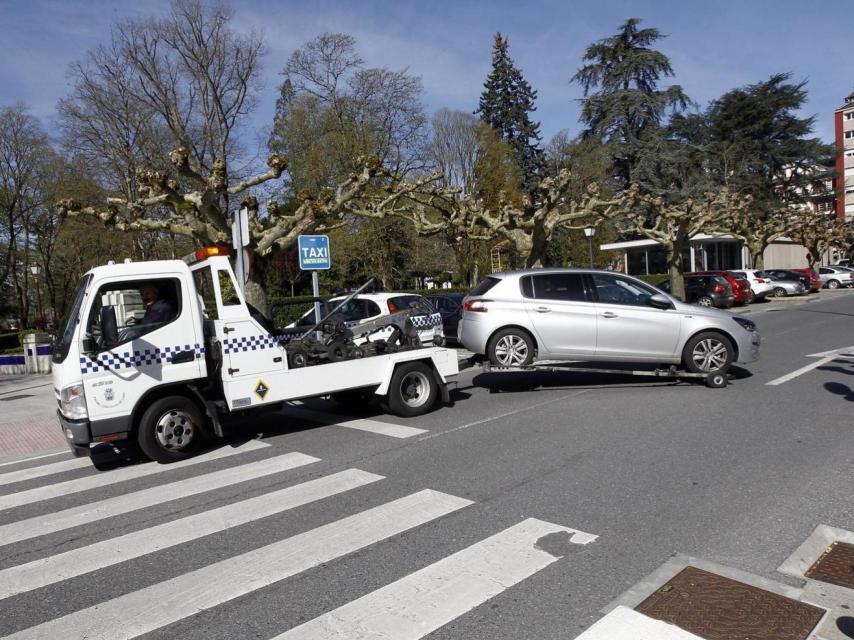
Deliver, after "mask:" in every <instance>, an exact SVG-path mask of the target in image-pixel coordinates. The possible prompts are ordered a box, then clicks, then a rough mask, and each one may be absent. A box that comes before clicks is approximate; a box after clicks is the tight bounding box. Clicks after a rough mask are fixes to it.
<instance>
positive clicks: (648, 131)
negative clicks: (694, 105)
mask: <svg viewBox="0 0 854 640" xmlns="http://www.w3.org/2000/svg"><path fill="white" fill-rule="evenodd" d="M639 23H640V20H639V19H638V18H630V19H629V20H626V22H625V23H624V24H623V25H622V26H621V27H620V30H619V31H618V32H617V33H616V34H615V35H613V36H611V37H609V38H605V39H603V40H600V41H599V42H596V43H594V44H591V45H590V46H589V47H587V50H586V51H585V53H584V57H583V61H584V62H585V63H587V64H585V65H584V66H583V67H581V69H579V70H578V72H577V73H576V74H575V75H574V76H573V78H572V80H573V81H575V82H578V83H579V84H581V86H582V87H583V88H584V99H583V100H581V121H582V122H584V123H585V124H586V125H587V129H586V131H585V135H587V136H589V137H597V138H600V139H601V140H603V141H604V142H606V143H608V144H609V145H610V146H611V149H612V151H611V153H612V160H613V163H614V174H615V177H616V178H617V179H618V180H619V181H620V182H622V183H623V185H624V186H628V184H629V183H630V182H633V181H634V177H633V172H634V170H635V168H636V167H637V164H638V162H639V160H640V154H641V153H642V151H643V147H644V146H645V145H646V144H647V142H648V141H649V140H650V138H651V137H652V136H655V135H657V134H659V133H660V131H659V130H660V128H661V125H662V121H663V120H664V117H665V115H666V112H667V111H668V109H680V108H685V107H686V106H687V105H688V103H689V100H688V97H687V96H686V95H685V94H684V92H683V91H682V88H681V87H680V86H679V85H673V86H671V87H667V88H665V89H659V87H658V81H659V79H660V78H661V77H662V76H664V77H670V76H673V68H672V67H671V66H670V60H668V58H667V56H665V55H664V54H663V53H661V52H660V51H656V50H655V49H652V48H650V46H651V45H652V44H654V43H655V42H656V41H657V40H659V39H661V38H662V37H663V36H662V35H661V32H660V31H659V30H658V29H638V24H639Z"/></svg>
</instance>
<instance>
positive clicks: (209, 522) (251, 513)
mask: <svg viewBox="0 0 854 640" xmlns="http://www.w3.org/2000/svg"><path fill="white" fill-rule="evenodd" d="M382 479H383V476H378V475H375V474H373V473H368V472H367V471H359V470H358V469H348V470H346V471H341V472H339V473H335V474H333V475H330V476H324V477H322V478H318V479H317V480H310V481H309V482H304V483H302V484H298V485H295V486H292V487H288V488H286V489H281V490H279V491H274V492H272V493H266V494H264V495H261V496H257V497H255V498H250V499H249V500H243V501H241V502H235V503H233V504H229V505H226V506H224V507H219V508H217V509H211V510H210V511H203V512H202V513H197V514H195V515H191V516H187V517H185V518H181V519H179V520H173V521H171V522H166V523H164V524H161V525H157V526H155V527H149V528H148V529H142V530H140V531H135V532H133V533H128V534H126V535H123V536H119V537H117V538H112V539H109V540H104V541H102V542H97V543H95V544H91V545H89V546H86V547H80V548H78V549H73V550H71V551H66V552H65V553H60V554H57V555H54V556H49V557H47V558H42V559H40V560H34V561H33V562H28V563H26V564H22V565H18V566H16V567H10V568H9V569H5V570H2V571H0V599H2V598H8V597H10V596H13V595H16V594H19V593H23V592H25V591H30V590H32V589H38V588H39V587H43V586H45V585H48V584H53V583H54V582H59V581H61V580H67V579H68V578H73V577H75V576H80V575H83V574H86V573H90V572H92V571H97V570H98V569H103V568H104V567H109V566H111V565H114V564H118V563H119V562H125V561H127V560H131V559H133V558H139V557H140V556H144V555H146V554H148V553H154V552H155V551H160V550H161V549H167V548H169V547H174V546H176V545H179V544H183V543H185V542H189V541H191V540H196V539H198V538H201V537H203V536H207V535H210V534H212V533H217V532H220V531H224V530H225V529H230V528H231V527H236V526H238V525H241V524H245V523H247V522H252V521H254V520H259V519H261V518H265V517H267V516H271V515H273V514H276V513H281V512H282V511H287V510H288V509H294V508H296V507H299V506H301V505H304V504H308V503H309V502H315V501H317V500H321V499H323V498H328V497H330V496H333V495H336V494H338V493H343V492H345V491H349V490H350V489H355V488H356V487H361V486H364V485H366V484H369V483H371V482H376V481H377V480H382Z"/></svg>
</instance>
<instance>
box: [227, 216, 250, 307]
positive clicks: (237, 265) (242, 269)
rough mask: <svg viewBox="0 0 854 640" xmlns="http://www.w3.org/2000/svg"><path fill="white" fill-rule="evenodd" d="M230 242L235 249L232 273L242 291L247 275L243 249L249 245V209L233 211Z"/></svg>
mask: <svg viewBox="0 0 854 640" xmlns="http://www.w3.org/2000/svg"><path fill="white" fill-rule="evenodd" d="M231 242H232V246H233V247H234V251H235V258H234V271H235V274H234V275H236V276H237V286H238V287H240V291H241V292H242V291H243V290H244V285H245V284H246V280H247V279H248V276H249V264H248V261H247V256H246V251H245V247H246V246H248V245H249V209H247V208H245V207H244V208H243V209H239V210H237V211H235V212H234V216H233V217H232V220H231Z"/></svg>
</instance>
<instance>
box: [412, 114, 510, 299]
mask: <svg viewBox="0 0 854 640" xmlns="http://www.w3.org/2000/svg"><path fill="white" fill-rule="evenodd" d="M431 124H432V127H431V136H430V141H429V143H428V145H427V152H428V158H429V160H430V163H431V164H432V165H433V167H435V168H436V170H437V171H438V172H440V173H441V174H442V177H441V178H440V179H439V180H438V181H437V184H438V185H439V186H441V187H443V188H447V189H456V190H458V191H459V194H460V195H461V196H463V197H465V196H473V197H478V198H481V199H482V200H483V201H484V203H487V202H497V200H498V196H499V194H500V193H501V192H504V193H505V194H506V193H508V192H509V193H511V198H512V199H514V200H517V201H518V200H519V199H520V198H521V193H520V191H519V183H520V181H521V180H520V178H521V173H520V170H519V167H518V165H517V164H516V163H515V161H514V159H513V151H512V149H511V148H510V146H509V145H508V144H507V143H506V142H505V141H503V140H501V139H500V138H499V137H498V135H497V134H496V132H495V131H494V130H493V129H492V128H491V127H489V125H487V124H485V123H483V122H481V121H480V120H479V119H478V118H476V117H475V116H473V115H471V114H468V113H465V112H463V111H451V110H448V109H440V110H439V111H437V112H436V114H435V115H434V116H433V119H432V122H431ZM437 237H441V238H442V239H443V240H444V242H445V244H446V245H447V246H449V247H450V248H451V250H452V251H453V253H454V259H455V262H456V266H457V279H458V280H459V281H460V282H461V283H463V284H464V285H468V286H474V285H475V284H476V282H477V280H478V276H479V265H480V263H481V262H483V261H484V260H485V258H486V257H487V255H488V251H489V246H488V243H487V242H486V241H484V240H483V239H478V238H472V237H469V234H468V233H462V232H461V229H460V228H457V227H454V226H448V227H447V228H446V229H445V231H444V232H443V233H441V234H438V235H437Z"/></svg>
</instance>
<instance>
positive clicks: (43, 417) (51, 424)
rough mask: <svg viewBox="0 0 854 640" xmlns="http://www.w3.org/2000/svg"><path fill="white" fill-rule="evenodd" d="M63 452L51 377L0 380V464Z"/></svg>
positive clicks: (62, 441)
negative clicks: (1, 461)
mask: <svg viewBox="0 0 854 640" xmlns="http://www.w3.org/2000/svg"><path fill="white" fill-rule="evenodd" d="M65 448H67V445H66V444H65V438H64V437H63V436H62V432H61V431H60V428H59V423H58V422H57V420H56V398H55V397H54V394H53V381H52V379H51V377H50V376H49V375H48V376H44V375H20V376H3V377H0V460H5V459H8V458H15V457H20V456H25V455H28V454H33V453H47V452H50V451H56V450H62V449H65Z"/></svg>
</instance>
